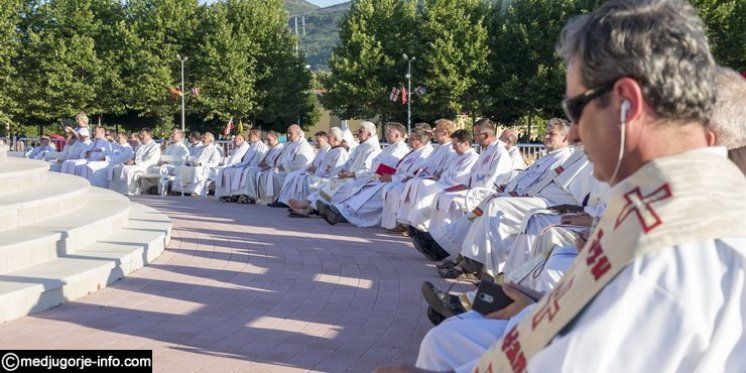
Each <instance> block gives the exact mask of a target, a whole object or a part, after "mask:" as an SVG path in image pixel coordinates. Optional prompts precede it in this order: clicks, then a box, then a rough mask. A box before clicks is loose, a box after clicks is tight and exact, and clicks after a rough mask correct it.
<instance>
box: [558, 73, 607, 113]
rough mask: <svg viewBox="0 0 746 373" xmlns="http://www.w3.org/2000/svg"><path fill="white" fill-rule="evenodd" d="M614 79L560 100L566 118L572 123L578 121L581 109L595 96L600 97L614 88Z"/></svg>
mask: <svg viewBox="0 0 746 373" xmlns="http://www.w3.org/2000/svg"><path fill="white" fill-rule="evenodd" d="M614 83H616V79H614V80H612V81H608V82H606V83H603V84H601V85H599V86H596V87H595V88H591V89H589V90H587V91H585V92H583V93H581V94H579V95H577V96H574V97H569V98H566V99H564V100H562V109H563V110H564V111H565V115H566V116H567V119H569V120H570V121H571V122H573V123H578V121H580V115H581V114H583V109H585V107H586V105H588V104H589V103H590V102H591V101H593V100H594V99H595V98H597V97H600V96H601V95H604V94H606V93H608V92H610V91H611V89H612V88H614Z"/></svg>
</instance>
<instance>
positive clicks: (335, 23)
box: [285, 0, 350, 70]
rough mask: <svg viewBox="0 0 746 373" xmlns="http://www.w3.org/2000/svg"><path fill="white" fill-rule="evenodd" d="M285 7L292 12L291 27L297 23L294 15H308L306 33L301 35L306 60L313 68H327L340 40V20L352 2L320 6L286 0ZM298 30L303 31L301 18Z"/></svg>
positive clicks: (299, 0) (298, 0) (295, 0)
mask: <svg viewBox="0 0 746 373" xmlns="http://www.w3.org/2000/svg"><path fill="white" fill-rule="evenodd" d="M285 7H286V8H287V9H288V12H289V13H290V17H291V18H290V20H289V25H290V27H291V29H293V28H294V25H295V23H294V20H293V18H292V17H293V16H296V15H297V16H301V15H302V16H305V17H306V35H305V36H301V43H300V45H301V50H302V51H303V53H304V54H305V55H306V62H307V63H308V65H311V68H312V69H313V70H324V69H326V68H327V62H328V61H329V58H330V57H331V55H332V49H333V48H334V46H335V45H337V43H338V42H339V22H341V20H342V18H343V17H344V16H345V15H346V14H347V12H348V11H349V10H350V2H349V1H348V2H345V3H341V4H337V5H332V6H329V7H326V8H319V7H317V6H315V5H313V4H310V3H307V2H305V1H303V0H285ZM290 9H294V11H291V10H290ZM298 31H299V32H300V33H302V28H301V19H300V18H298Z"/></svg>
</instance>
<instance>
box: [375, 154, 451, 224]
mask: <svg viewBox="0 0 746 373" xmlns="http://www.w3.org/2000/svg"><path fill="white" fill-rule="evenodd" d="M457 157H458V154H456V151H454V150H453V146H452V144H451V142H450V141H448V142H446V143H444V144H439V145H437V147H436V148H435V150H434V151H433V152H432V154H430V156H429V157H427V160H426V161H425V164H424V165H423V166H422V167H421V168H420V169H418V170H417V171H416V174H415V175H414V176H413V177H409V178H408V179H407V180H403V181H402V183H401V185H400V187H397V188H393V186H392V187H391V189H388V190H387V192H386V193H384V196H383V198H384V200H383V215H382V216H381V227H383V228H386V229H393V228H395V227H396V225H397V224H398V223H397V216H398V214H399V210H400V209H401V207H402V200H404V199H406V198H407V197H408V194H409V193H410V192H412V187H413V186H414V185H418V183H419V181H421V180H423V179H437V178H440V176H441V175H442V174H443V171H445V170H446V168H447V167H448V165H450V164H451V163H452V162H455V159H456V158H457ZM411 207H412V205H411V204H410V205H407V207H406V208H407V209H409V208H411ZM406 211H408V210H406Z"/></svg>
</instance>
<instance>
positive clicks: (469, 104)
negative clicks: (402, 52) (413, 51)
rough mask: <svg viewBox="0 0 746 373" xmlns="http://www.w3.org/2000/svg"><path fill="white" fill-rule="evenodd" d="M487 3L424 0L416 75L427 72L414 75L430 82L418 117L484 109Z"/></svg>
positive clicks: (419, 106) (486, 90)
mask: <svg viewBox="0 0 746 373" xmlns="http://www.w3.org/2000/svg"><path fill="white" fill-rule="evenodd" d="M487 9H488V7H487V5H486V3H485V2H484V0H461V1H458V2H455V1H450V0H426V1H425V2H424V6H423V7H421V11H420V12H419V17H418V22H417V25H418V27H416V28H415V29H416V30H417V36H416V38H417V43H416V45H417V46H418V48H417V49H418V52H417V55H418V56H419V57H420V58H419V60H418V61H417V63H416V64H415V75H414V76H415V77H417V76H421V77H423V78H422V79H420V80H417V79H416V80H415V81H416V84H424V85H425V86H426V87H427V94H425V95H423V96H422V102H421V103H418V104H417V105H415V107H416V109H417V110H416V112H417V113H418V114H420V115H419V116H420V117H422V118H424V119H426V120H434V119H437V118H438V117H450V118H455V117H456V116H457V115H458V114H461V113H462V112H464V111H467V112H470V113H472V114H477V113H481V111H482V110H483V109H484V108H485V106H486V105H487V103H488V101H489V94H488V87H487V85H486V79H487V77H488V75H489V67H490V66H489V62H488V58H489V48H488V45H487V27H486V25H485V16H484V15H485V13H486V12H487ZM413 97H414V96H413Z"/></svg>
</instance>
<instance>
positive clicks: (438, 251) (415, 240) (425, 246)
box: [408, 226, 451, 262]
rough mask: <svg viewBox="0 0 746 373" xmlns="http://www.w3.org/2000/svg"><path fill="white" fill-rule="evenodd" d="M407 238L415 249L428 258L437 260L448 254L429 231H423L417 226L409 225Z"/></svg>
mask: <svg viewBox="0 0 746 373" xmlns="http://www.w3.org/2000/svg"><path fill="white" fill-rule="evenodd" d="M408 230H409V238H410V239H411V240H412V244H414V248H415V249H417V251H419V252H420V253H422V255H424V256H425V257H427V258H428V259H429V260H432V261H434V262H439V261H441V260H443V259H445V258H447V257H449V256H451V254H449V253H448V252H447V251H445V250H443V248H442V247H440V245H438V243H437V242H435V240H434V239H433V236H431V235H430V233H429V232H423V231H421V230H418V229H417V228H413V227H411V226H410V227H409V228H408Z"/></svg>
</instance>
